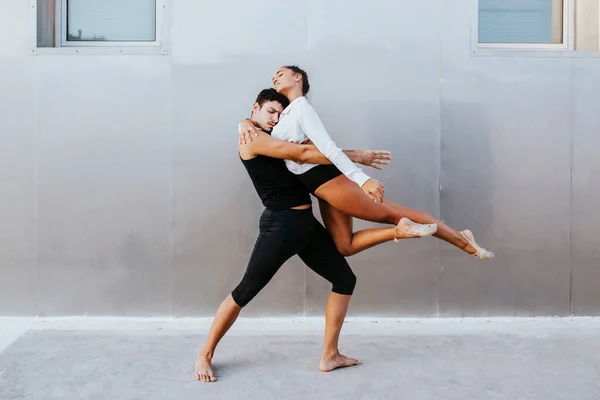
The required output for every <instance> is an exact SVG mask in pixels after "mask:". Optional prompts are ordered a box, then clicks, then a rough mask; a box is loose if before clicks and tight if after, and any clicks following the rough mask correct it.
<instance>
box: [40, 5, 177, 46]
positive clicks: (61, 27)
mask: <svg viewBox="0 0 600 400" xmlns="http://www.w3.org/2000/svg"><path fill="white" fill-rule="evenodd" d="M68 1H69V0H56V14H55V42H56V43H55V46H56V47H37V0H30V4H31V16H32V21H31V44H32V53H33V54H134V55H135V54H140V55H143V54H156V55H166V54H168V52H169V51H168V50H169V49H168V40H167V39H168V19H169V18H168V5H169V4H168V3H169V1H170V0H156V32H155V40H154V41H135V42H133V41H112V42H111V41H80V40H77V41H68V40H67V34H68V32H67V29H66V27H67V6H68V4H67V2H68Z"/></svg>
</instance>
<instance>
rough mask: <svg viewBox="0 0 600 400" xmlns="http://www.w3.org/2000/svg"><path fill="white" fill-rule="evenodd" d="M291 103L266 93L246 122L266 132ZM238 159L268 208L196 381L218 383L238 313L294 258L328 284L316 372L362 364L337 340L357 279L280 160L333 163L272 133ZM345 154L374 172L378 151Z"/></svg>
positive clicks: (244, 147)
mask: <svg viewBox="0 0 600 400" xmlns="http://www.w3.org/2000/svg"><path fill="white" fill-rule="evenodd" d="M288 104H289V101H288V99H287V98H286V97H285V96H283V95H281V94H279V93H277V92H276V91H275V89H265V90H263V91H261V92H260V93H259V95H258V97H257V99H256V102H255V103H254V105H253V107H252V117H251V121H252V122H254V123H255V124H256V125H257V126H258V127H260V128H261V129H262V130H264V131H265V132H270V131H271V130H272V129H273V127H274V126H275V125H276V124H277V122H278V120H279V115H280V114H281V112H282V111H283V110H284V109H285V107H287V105H288ZM239 153H240V158H241V160H242V163H243V164H244V166H245V167H246V170H247V171H248V174H249V175H250V178H251V179H252V182H253V184H254V187H255V189H256V191H257V193H258V195H259V196H260V198H261V200H262V202H263V205H264V206H265V207H266V209H265V211H264V212H263V215H262V216H261V219H260V234H259V237H258V239H257V241H256V244H255V246H254V250H253V252H252V255H251V257H250V260H249V262H248V266H247V269H246V273H245V275H244V277H243V278H242V281H241V282H240V284H239V285H238V286H237V287H236V288H235V289H234V290H233V292H232V293H231V294H230V295H229V296H227V298H226V299H225V300H224V301H223V302H222V303H221V305H220V306H219V309H218V310H217V314H216V315H215V318H214V320H213V324H212V326H211V328H210V331H209V334H208V338H207V340H206V343H205V345H204V347H203V349H202V350H201V351H200V354H199V357H198V359H197V361H196V365H195V374H196V378H197V379H198V380H200V381H202V382H215V381H216V380H217V378H216V377H215V375H214V372H213V369H212V364H211V363H212V358H213V355H214V351H215V348H216V347H217V344H218V343H219V341H220V340H221V339H222V338H223V336H224V335H225V333H226V332H227V331H228V330H229V328H230V327H231V326H232V325H233V323H234V322H235V320H236V319H237V317H238V315H239V314H240V311H241V310H242V308H243V307H244V306H245V305H246V304H248V302H250V301H251V300H252V299H253V298H254V297H255V296H256V295H257V294H258V292H260V290H261V289H262V288H263V287H264V286H265V285H266V284H267V283H268V282H269V281H270V280H271V278H272V277H273V276H274V275H275V273H276V272H277V270H278V269H279V268H280V267H281V266H282V265H283V264H284V263H285V262H286V261H287V260H288V259H289V258H291V257H292V256H294V255H296V254H297V255H298V256H299V257H300V258H301V259H302V261H304V263H305V264H306V265H307V266H308V267H309V268H311V269H312V270H313V271H315V272H316V273H317V274H319V275H321V276H323V277H324V278H325V279H327V280H328V281H329V282H331V283H332V286H333V288H332V292H331V294H330V296H329V300H328V302H327V307H326V314H325V318H326V328H325V345H324V351H323V356H322V357H321V361H320V364H319V369H320V370H321V371H323V372H329V371H332V370H334V369H336V368H340V367H349V366H353V365H357V364H359V363H360V362H359V361H358V360H355V359H353V358H349V357H345V356H343V355H341V354H340V352H339V350H338V340H339V335H340V331H341V328H342V324H343V322H344V318H345V316H346V312H347V310H348V304H349V302H350V297H351V295H352V293H353V290H354V286H355V284H356V276H355V275H354V273H353V272H352V270H351V269H350V266H349V265H348V263H347V261H346V259H345V258H344V257H343V256H342V255H341V254H340V253H339V252H338V251H337V249H336V247H335V244H334V242H333V240H332V238H331V236H330V235H329V234H328V232H327V230H326V229H325V228H324V227H323V226H322V225H321V224H320V223H319V222H318V221H317V220H316V219H315V218H314V215H313V213H312V210H311V200H310V196H309V193H308V192H307V190H306V189H305V188H304V186H303V185H302V184H301V183H300V181H299V180H298V178H297V177H296V176H295V175H293V174H292V173H291V172H289V171H288V170H287V168H286V166H285V164H284V161H283V159H290V160H294V161H297V162H306V163H314V164H328V163H330V161H329V160H328V159H327V158H325V157H324V156H323V155H322V154H321V153H320V152H319V151H318V150H317V149H316V147H314V146H313V145H303V144H294V143H290V142H286V141H280V140H276V139H273V138H271V137H270V136H269V135H260V136H258V137H255V138H254V139H253V140H252V141H251V142H249V143H247V144H244V143H242V142H240V144H239ZM345 153H346V154H347V155H348V157H349V158H350V159H351V160H352V161H354V162H361V163H364V164H365V165H372V166H373V165H375V164H377V156H376V154H375V153H377V152H369V151H348V152H345ZM380 163H381V162H380ZM383 163H384V164H385V162H383Z"/></svg>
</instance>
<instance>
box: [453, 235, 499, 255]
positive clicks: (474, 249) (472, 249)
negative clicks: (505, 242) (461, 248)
mask: <svg viewBox="0 0 600 400" xmlns="http://www.w3.org/2000/svg"><path fill="white" fill-rule="evenodd" d="M460 233H461V234H462V235H463V237H464V238H465V239H466V241H467V242H468V243H469V246H467V247H466V248H465V251H466V252H467V253H469V254H471V255H474V256H475V257H477V258H479V259H481V260H490V259H492V258H494V257H495V256H494V253H492V252H491V251H487V250H486V249H484V248H483V247H479V245H478V244H477V243H476V242H475V238H474V237H473V233H472V232H471V231H470V230H468V229H466V230H464V231H461V232H460Z"/></svg>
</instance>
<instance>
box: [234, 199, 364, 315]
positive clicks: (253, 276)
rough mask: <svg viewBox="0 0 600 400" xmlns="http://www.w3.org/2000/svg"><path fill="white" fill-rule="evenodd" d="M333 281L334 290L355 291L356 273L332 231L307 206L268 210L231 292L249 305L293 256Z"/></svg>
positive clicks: (239, 300)
mask: <svg viewBox="0 0 600 400" xmlns="http://www.w3.org/2000/svg"><path fill="white" fill-rule="evenodd" d="M296 254H297V255H298V256H300V259H301V260H302V261H304V263H305V264H306V265H307V266H308V267H309V268H310V269H312V270H313V271H315V272H316V273H317V274H319V275H320V276H322V277H323V278H325V279H326V280H328V281H329V282H331V284H332V286H333V287H332V291H333V292H335V293H338V294H343V295H351V294H352V293H353V291H354V286H355V285H356V276H355V275H354V273H353V272H352V269H350V266H349V265H348V262H347V261H346V259H345V258H344V256H342V255H341V254H340V252H339V251H338V250H337V249H336V247H335V243H334V242H333V239H332V238H331V235H329V232H327V230H326V229H325V228H324V227H323V225H321V224H320V223H319V221H317V220H316V218H315V217H314V215H313V212H312V208H309V209H307V210H281V211H273V210H268V209H267V210H265V211H264V212H263V214H262V216H261V217H260V234H259V235H258V239H257V240H256V244H255V245H254V250H253V251H252V255H251V256H250V261H249V262H248V267H247V268H246V273H245V274H244V277H243V278H242V281H241V282H240V283H239V285H238V286H237V287H236V288H235V289H234V290H233V292H232V293H231V295H232V297H233V300H234V301H235V302H236V304H237V305H239V306H240V307H244V306H246V304H248V303H249V302H250V300H252V299H253V298H254V297H255V296H256V295H257V294H258V292H260V291H261V290H262V288H264V287H265V285H266V284H267V283H269V281H270V280H271V279H272V278H273V276H275V273H276V272H277V271H278V270H279V268H280V267H281V266H282V265H283V264H284V263H285V262H286V261H287V260H288V259H290V258H291V257H292V256H294V255H296Z"/></svg>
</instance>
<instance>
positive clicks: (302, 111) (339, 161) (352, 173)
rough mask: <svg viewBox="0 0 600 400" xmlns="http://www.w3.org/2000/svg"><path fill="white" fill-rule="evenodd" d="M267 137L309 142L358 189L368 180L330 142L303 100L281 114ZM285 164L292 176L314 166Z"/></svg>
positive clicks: (313, 111)
mask: <svg viewBox="0 0 600 400" xmlns="http://www.w3.org/2000/svg"><path fill="white" fill-rule="evenodd" d="M271 136H272V137H274V138H276V139H281V140H287V141H289V142H293V143H302V142H304V141H306V139H310V140H311V141H312V142H313V144H314V145H315V147H316V148H317V149H319V151H320V152H321V153H322V154H323V155H324V156H325V157H327V158H328V159H329V160H331V162H332V163H333V164H334V165H335V166H336V167H337V168H338V169H339V170H340V171H341V172H342V173H343V174H344V175H346V176H347V177H348V179H350V180H351V181H353V182H355V183H356V184H357V185H358V186H361V187H362V185H364V183H365V182H366V181H367V180H369V176H368V175H367V174H365V173H364V172H363V171H362V170H361V169H360V168H358V167H357V166H356V165H354V163H353V162H352V161H351V160H350V159H349V158H348V156H346V155H345V154H344V152H343V151H342V150H341V149H340V148H339V147H337V146H336V144H335V143H334V141H333V140H331V137H330V136H329V134H328V133H327V130H325V127H324V126H323V123H322V122H321V119H320V118H319V116H318V115H317V112H316V111H315V109H314V108H313V107H312V106H311V105H310V104H309V103H308V101H307V100H306V97H304V96H302V97H298V98H297V99H295V100H294V101H292V102H291V103H290V105H289V106H287V107H286V109H285V110H283V112H282V113H281V115H280V117H279V123H278V124H277V125H276V126H275V128H273V131H272V132H271ZM285 164H286V166H287V168H288V169H289V170H290V171H291V172H293V173H294V174H296V175H301V174H303V173H305V172H306V171H308V170H310V169H311V168H314V167H316V165H315V164H302V165H300V164H298V163H296V162H294V161H291V160H285Z"/></svg>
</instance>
